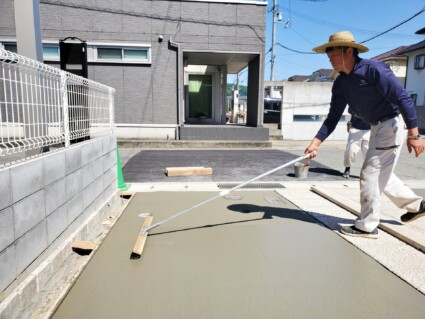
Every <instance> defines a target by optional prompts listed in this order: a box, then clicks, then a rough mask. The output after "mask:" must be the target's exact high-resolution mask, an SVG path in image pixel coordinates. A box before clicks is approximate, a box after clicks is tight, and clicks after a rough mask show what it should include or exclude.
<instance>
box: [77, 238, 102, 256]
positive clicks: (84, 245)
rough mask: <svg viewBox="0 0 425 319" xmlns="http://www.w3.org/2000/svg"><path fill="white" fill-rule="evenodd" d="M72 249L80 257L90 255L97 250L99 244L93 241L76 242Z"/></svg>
mask: <svg viewBox="0 0 425 319" xmlns="http://www.w3.org/2000/svg"><path fill="white" fill-rule="evenodd" d="M71 248H72V251H74V252H76V253H77V254H79V255H89V254H90V253H91V252H92V251H93V250H95V249H96V248H97V244H95V243H93V242H91V241H84V240H76V241H74V242H73V243H72V244H71Z"/></svg>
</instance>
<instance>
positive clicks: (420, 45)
mask: <svg viewBox="0 0 425 319" xmlns="http://www.w3.org/2000/svg"><path fill="white" fill-rule="evenodd" d="M424 48H425V40H424V41H421V42H419V43H416V44H412V45H409V46H408V47H406V48H405V49H404V50H403V51H401V52H399V53H400V54H405V53H408V52H412V51H417V50H420V49H424Z"/></svg>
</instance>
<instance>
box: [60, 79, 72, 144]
mask: <svg viewBox="0 0 425 319" xmlns="http://www.w3.org/2000/svg"><path fill="white" fill-rule="evenodd" d="M60 75H61V93H62V108H63V129H64V137H65V147H69V146H70V145H71V135H70V133H69V112H68V111H69V109H68V87H67V82H66V78H67V76H66V72H65V71H61V73H60Z"/></svg>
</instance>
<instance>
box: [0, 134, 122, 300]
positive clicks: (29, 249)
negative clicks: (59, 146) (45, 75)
mask: <svg viewBox="0 0 425 319" xmlns="http://www.w3.org/2000/svg"><path fill="white" fill-rule="evenodd" d="M0 181H1V183H0V293H1V292H2V291H4V290H5V289H6V288H7V287H8V286H9V285H10V284H11V283H12V282H13V281H14V280H15V279H16V278H17V277H18V276H19V275H20V274H21V273H22V272H23V271H24V270H25V269H27V267H28V266H30V265H31V263H33V262H34V260H35V259H36V258H37V257H38V256H39V255H40V254H41V253H43V251H45V250H46V249H47V248H48V247H49V246H50V245H51V244H52V243H53V242H54V241H55V240H56V239H57V238H58V237H59V236H60V235H61V234H62V233H63V232H64V231H65V230H71V231H72V229H77V228H78V227H79V225H80V224H81V223H83V222H84V220H85V218H86V217H88V216H90V215H91V214H92V213H93V212H95V211H97V210H98V209H100V208H101V205H103V203H104V202H105V201H106V200H107V199H108V198H109V197H111V196H112V195H113V194H114V193H116V191H117V167H116V138H115V136H107V137H104V138H100V139H95V140H89V141H86V142H84V143H79V144H75V145H72V146H71V147H69V148H67V149H63V150H59V151H57V152H53V153H51V154H47V155H44V156H40V157H37V158H34V159H31V160H29V161H26V162H23V163H19V164H17V165H13V166H10V167H5V168H2V169H0Z"/></svg>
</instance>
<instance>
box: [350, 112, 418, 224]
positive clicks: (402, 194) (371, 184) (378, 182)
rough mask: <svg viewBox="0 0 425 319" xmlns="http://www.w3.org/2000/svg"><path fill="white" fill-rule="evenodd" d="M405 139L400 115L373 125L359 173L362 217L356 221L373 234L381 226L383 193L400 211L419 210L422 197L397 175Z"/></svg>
mask: <svg viewBox="0 0 425 319" xmlns="http://www.w3.org/2000/svg"><path fill="white" fill-rule="evenodd" d="M405 139H406V130H405V129H404V122H403V120H402V118H401V116H397V117H395V118H393V119H390V120H387V121H385V122H383V123H380V124H378V125H372V129H371V132H370V141H369V150H368V151H367V153H366V158H365V160H364V163H363V167H362V170H361V174H360V205H361V214H360V216H359V217H358V218H357V220H356V222H355V226H356V228H358V229H361V230H363V231H367V232H371V231H372V230H374V229H375V228H376V227H378V225H379V214H380V209H381V194H382V192H385V194H386V195H387V196H388V198H389V199H391V201H392V202H393V203H394V204H395V205H396V206H397V207H399V208H403V209H406V210H407V211H408V212H417V211H418V210H419V207H420V203H421V201H422V197H420V196H417V195H416V194H415V193H414V192H413V191H412V190H411V189H410V188H408V187H407V186H406V185H404V184H403V182H402V181H401V180H400V179H399V178H398V177H397V176H396V175H395V174H394V168H395V166H396V164H397V160H398V158H399V155H400V151H401V147H402V146H403V143H404V141H405Z"/></svg>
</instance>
